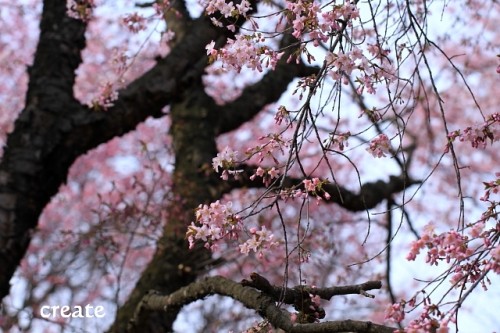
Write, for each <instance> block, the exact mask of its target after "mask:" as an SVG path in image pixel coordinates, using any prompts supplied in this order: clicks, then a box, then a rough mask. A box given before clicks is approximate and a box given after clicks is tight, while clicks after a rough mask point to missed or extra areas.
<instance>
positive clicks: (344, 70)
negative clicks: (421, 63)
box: [325, 45, 395, 94]
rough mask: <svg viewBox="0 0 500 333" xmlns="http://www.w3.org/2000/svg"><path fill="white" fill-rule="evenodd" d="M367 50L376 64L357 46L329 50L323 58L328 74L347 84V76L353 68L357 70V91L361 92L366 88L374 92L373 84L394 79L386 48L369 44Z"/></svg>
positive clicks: (369, 91)
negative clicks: (381, 48)
mask: <svg viewBox="0 0 500 333" xmlns="http://www.w3.org/2000/svg"><path fill="white" fill-rule="evenodd" d="M369 52H370V53H371V54H372V55H374V58H375V59H378V64H376V65H375V64H374V63H373V61H370V60H369V59H368V58H367V57H366V56H365V55H364V54H363V51H362V50H361V49H360V48H358V47H354V48H353V49H352V50H351V51H348V52H345V51H342V52H339V53H334V52H329V53H328V54H327V55H326V58H325V61H326V64H327V66H328V73H329V75H330V76H331V77H332V78H333V79H334V80H336V81H340V80H341V81H342V82H343V83H344V84H349V81H348V77H349V76H351V74H352V73H353V72H354V70H358V71H360V74H359V75H356V79H355V82H356V83H358V84H359V86H358V88H357V93H358V94H362V93H363V92H364V91H365V90H366V91H367V92H368V93H369V94H375V92H376V88H375V85H376V84H378V83H380V82H383V81H386V82H391V81H392V80H394V78H395V74H394V73H395V70H394V66H393V65H392V64H391V62H390V61H389V60H388V58H387V57H386V55H387V54H388V52H389V51H388V50H380V49H379V47H378V46H376V45H370V47H369Z"/></svg>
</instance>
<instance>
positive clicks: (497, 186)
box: [480, 172, 500, 204]
mask: <svg viewBox="0 0 500 333" xmlns="http://www.w3.org/2000/svg"><path fill="white" fill-rule="evenodd" d="M495 176H496V177H497V179H495V180H492V181H489V182H484V183H483V184H484V187H485V190H486V191H485V192H484V195H483V196H482V197H481V198H480V200H481V201H490V196H491V194H499V193H500V172H495ZM492 203H494V202H492ZM497 204H498V203H497Z"/></svg>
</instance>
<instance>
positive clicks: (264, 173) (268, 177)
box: [250, 167, 280, 186]
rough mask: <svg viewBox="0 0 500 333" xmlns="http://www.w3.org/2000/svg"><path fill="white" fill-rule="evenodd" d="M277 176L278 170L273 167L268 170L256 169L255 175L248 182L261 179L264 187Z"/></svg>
mask: <svg viewBox="0 0 500 333" xmlns="http://www.w3.org/2000/svg"><path fill="white" fill-rule="evenodd" d="M279 174H280V172H279V170H278V169H276V168H275V167H272V168H270V169H268V168H262V167H258V168H257V170H256V171H255V173H254V174H253V175H251V176H250V180H255V178H256V177H261V178H262V182H263V183H264V185H265V186H269V185H270V184H271V181H272V180H273V179H275V178H278V177H279Z"/></svg>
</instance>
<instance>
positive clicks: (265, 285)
mask: <svg viewBox="0 0 500 333" xmlns="http://www.w3.org/2000/svg"><path fill="white" fill-rule="evenodd" d="M241 284H242V285H244V286H249V287H252V288H255V289H258V290H260V291H262V292H264V293H265V294H266V295H269V296H271V297H273V298H274V300H275V301H282V302H284V303H286V304H294V303H295V302H296V301H297V300H298V299H300V298H302V297H304V293H305V295H309V294H312V295H318V296H319V297H321V298H322V299H324V300H330V299H331V298H332V297H333V296H338V295H356V294H357V295H363V296H366V297H370V298H373V297H374V296H373V295H369V294H367V293H366V291H367V290H373V289H380V288H382V283H381V282H380V281H367V282H365V283H361V284H355V285H348V286H340V287H330V288H316V287H309V286H295V287H293V288H284V287H282V286H274V285H271V284H270V283H269V281H268V280H267V279H266V278H264V277H263V276H261V275H259V274H257V273H252V274H251V275H250V281H248V280H243V281H241ZM307 297H308V296H307Z"/></svg>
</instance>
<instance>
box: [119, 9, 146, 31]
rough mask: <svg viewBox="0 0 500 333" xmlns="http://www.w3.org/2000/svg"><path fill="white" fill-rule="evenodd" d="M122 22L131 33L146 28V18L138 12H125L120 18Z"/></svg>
mask: <svg viewBox="0 0 500 333" xmlns="http://www.w3.org/2000/svg"><path fill="white" fill-rule="evenodd" d="M122 22H123V24H124V25H125V26H126V27H127V28H128V30H129V31H130V32H132V33H138V32H139V31H143V30H146V23H147V22H146V18H145V17H144V16H142V15H139V14H138V13H132V14H127V15H125V16H124V17H123V18H122Z"/></svg>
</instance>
